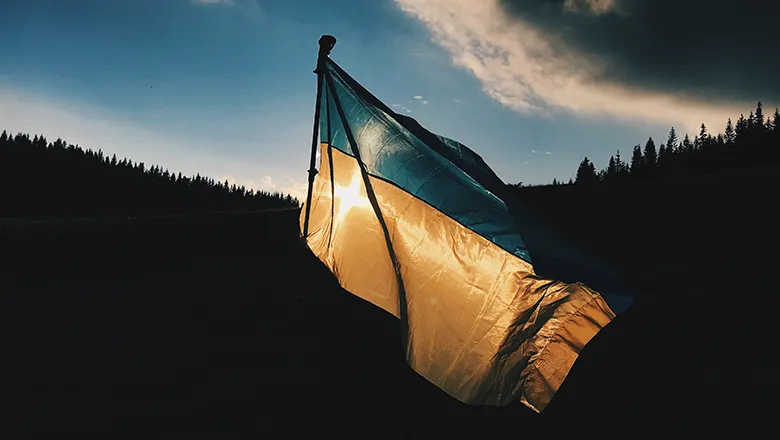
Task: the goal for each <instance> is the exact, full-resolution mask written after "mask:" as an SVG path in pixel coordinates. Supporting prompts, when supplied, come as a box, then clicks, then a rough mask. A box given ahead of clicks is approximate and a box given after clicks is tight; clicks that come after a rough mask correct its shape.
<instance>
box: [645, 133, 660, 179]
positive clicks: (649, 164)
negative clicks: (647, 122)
mask: <svg viewBox="0 0 780 440" xmlns="http://www.w3.org/2000/svg"><path fill="white" fill-rule="evenodd" d="M644 159H645V160H644V168H645V169H644V173H645V177H647V178H653V177H655V176H656V175H657V171H658V152H657V151H656V149H655V141H653V138H649V139H647V143H645V153H644Z"/></svg>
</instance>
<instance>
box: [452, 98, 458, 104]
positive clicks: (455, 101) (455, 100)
mask: <svg viewBox="0 0 780 440" xmlns="http://www.w3.org/2000/svg"><path fill="white" fill-rule="evenodd" d="M452 102H454V103H459V102H460V99H453V100H452Z"/></svg>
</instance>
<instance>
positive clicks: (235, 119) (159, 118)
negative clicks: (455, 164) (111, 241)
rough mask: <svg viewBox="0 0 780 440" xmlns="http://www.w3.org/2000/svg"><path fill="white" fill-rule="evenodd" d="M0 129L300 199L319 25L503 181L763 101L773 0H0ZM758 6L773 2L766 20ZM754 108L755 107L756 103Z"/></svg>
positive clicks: (777, 58)
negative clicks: (480, 156)
mask: <svg viewBox="0 0 780 440" xmlns="http://www.w3.org/2000/svg"><path fill="white" fill-rule="evenodd" d="M0 5H1V9H2V15H3V24H2V25H0V130H2V129H7V130H8V131H10V132H12V133H17V132H23V133H30V134H43V135H45V136H46V137H47V138H48V139H49V140H54V139H56V138H58V137H60V138H63V139H64V140H66V141H68V142H70V143H73V144H78V145H80V146H82V147H84V148H91V149H93V150H98V149H102V150H103V152H104V153H107V154H109V155H110V154H116V155H117V156H118V157H128V158H130V159H132V160H133V161H134V162H136V161H140V162H144V163H145V164H147V165H153V164H156V165H160V166H162V167H165V168H168V169H169V170H171V171H174V172H182V173H183V174H188V175H194V174H195V173H200V174H201V175H206V176H209V177H213V178H215V179H219V180H221V181H224V180H226V179H227V180H229V181H231V182H234V183H237V184H239V185H245V186H247V187H250V188H254V189H262V190H267V191H281V192H285V193H290V194H292V195H294V196H296V197H299V198H301V199H302V198H303V195H304V194H305V189H306V177H307V175H306V174H307V173H306V170H307V168H308V162H309V154H310V148H311V134H312V133H311V131H312V123H313V114H314V101H315V93H316V76H315V75H314V74H313V72H312V70H313V69H314V67H315V62H316V56H317V48H318V46H317V40H318V39H319V37H320V36H321V35H323V34H332V35H334V36H335V37H336V38H337V39H338V43H337V44H336V47H335V48H334V50H333V52H332V54H331V58H332V59H333V60H334V61H336V62H337V63H338V64H339V65H340V66H341V67H342V68H344V69H345V70H346V71H347V72H349V73H350V75H351V76H353V77H354V78H355V79H356V80H357V81H359V82H360V83H361V84H363V85H364V86H365V87H366V88H367V89H368V90H370V91H371V92H372V93H373V94H374V95H376V96H377V97H378V98H379V99H381V100H382V101H384V102H385V103H387V104H388V105H392V106H394V107H395V108H396V109H397V110H398V111H400V112H404V113H406V114H408V115H409V116H411V117H413V118H415V119H417V120H418V121H419V122H420V123H421V124H422V125H423V126H424V127H426V128H428V129H429V130H431V131H433V132H436V133H438V134H441V135H444V136H447V137H450V138H453V139H456V140H458V141H460V142H462V143H464V144H466V145H468V146H469V147H470V148H472V149H473V150H475V151H476V152H477V153H479V154H480V155H482V157H483V158H484V159H485V161H486V162H487V163H488V164H489V165H490V166H491V167H492V168H493V169H494V171H496V173H497V174H498V175H499V177H501V178H502V179H503V180H504V181H505V182H508V183H516V182H523V183H526V184H544V183H549V182H550V181H552V179H553V178H554V177H555V178H558V179H559V180H568V179H569V178H571V177H573V176H574V174H575V172H576V168H577V165H578V164H579V163H580V161H582V159H583V157H585V156H587V157H589V158H590V159H591V160H592V161H593V162H595V165H596V167H597V168H599V169H600V168H603V167H604V166H606V163H607V161H608V159H609V156H610V155H612V154H614V153H615V152H616V150H618V149H620V151H621V154H622V156H623V157H624V158H628V157H629V156H630V150H631V148H632V147H633V145H636V144H644V143H645V142H646V140H647V138H648V137H651V136H652V137H653V138H654V139H655V140H656V143H660V142H663V141H664V140H665V139H666V136H667V133H668V131H669V127H670V126H674V127H675V128H676V129H677V131H678V133H681V134H682V133H686V132H687V133H690V134H691V136H693V135H694V134H696V133H697V132H698V126H699V125H700V124H701V123H705V124H707V126H708V127H709V130H710V132H721V131H722V130H723V127H724V126H725V123H726V120H727V119H728V118H729V117H731V118H733V119H735V120H736V118H737V117H738V116H739V115H740V113H744V114H745V115H747V114H748V113H749V112H750V111H751V110H752V109H754V108H755V105H756V102H757V101H759V100H760V101H763V103H764V107H765V109H774V108H775V107H776V106H778V105H780V82H778V81H777V80H776V74H775V72H778V71H780V45H778V44H777V42H778V39H777V34H776V30H774V29H775V28H776V26H775V24H776V23H775V24H773V20H774V19H776V17H777V16H780V2H776V1H763V0H761V1H760V0H742V1H741V2H739V3H735V2H719V1H713V0H710V1H708V0H689V1H686V2H681V1H672V0H480V1H475V0H364V1H356V0H328V1H325V0H296V1H290V0H68V1H64V0H0ZM773 17H775V18H773ZM766 113H771V110H770V111H767V112H766Z"/></svg>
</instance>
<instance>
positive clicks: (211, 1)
mask: <svg viewBox="0 0 780 440" xmlns="http://www.w3.org/2000/svg"><path fill="white" fill-rule="evenodd" d="M190 2H192V3H195V4H198V5H234V4H236V2H235V0H190Z"/></svg>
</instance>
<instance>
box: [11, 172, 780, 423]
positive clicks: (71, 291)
mask: <svg viewBox="0 0 780 440" xmlns="http://www.w3.org/2000/svg"><path fill="white" fill-rule="evenodd" d="M770 180H771V179H770V178H769V177H762V176H760V175H755V176H751V177H749V178H743V179H741V180H739V182H735V181H733V179H725V178H722V179H715V180H713V181H711V182H709V183H706V184H700V183H696V184H694V183H690V184H687V185H686V186H685V188H687V189H685V190H680V189H679V188H680V187H679V185H678V186H675V187H674V188H672V187H670V188H666V189H663V188H661V189H657V188H655V189H652V190H651V189H647V188H645V189H641V188H640V189H635V190H632V191H630V192H629V191H624V193H619V194H614V193H608V194H607V193H605V192H604V191H601V192H597V193H596V194H595V195H592V196H590V197H591V199H590V201H585V200H586V199H584V198H583V196H582V195H577V194H575V193H572V192H571V189H566V188H564V189H560V188H554V189H550V190H545V189H539V190H530V191H529V192H527V193H526V195H525V197H527V200H528V201H529V203H531V204H532V205H533V206H535V207H536V208H537V209H540V210H542V211H543V212H545V213H547V215H550V216H551V220H555V221H556V222H558V223H559V225H560V226H561V227H562V228H563V229H564V230H566V231H568V233H569V234H572V236H576V237H580V238H579V240H581V241H582V242H583V244H585V245H588V246H590V247H591V248H592V249H594V251H596V252H597V253H599V254H600V255H602V256H603V257H604V258H606V259H608V260H610V261H611V262H612V263H613V264H615V265H616V266H618V267H619V268H620V269H621V270H622V271H624V273H626V274H627V276H628V277H629V278H630V281H631V282H632V283H633V284H634V285H635V286H638V290H639V291H640V294H641V295H642V296H641V299H640V301H639V302H638V303H637V304H636V305H635V306H634V307H633V308H632V309H630V310H629V311H628V312H626V313H625V314H623V315H621V316H619V317H618V318H617V319H616V320H615V321H614V322H613V323H611V324H610V325H609V326H608V327H607V328H606V329H605V330H604V331H603V332H602V333H600V334H599V335H598V336H597V338H596V339H594V340H593V341H592V342H591V344H589V345H588V346H587V347H586V349H585V350H584V352H583V353H582V355H581V357H580V359H579V361H578V362H577V364H576V365H575V367H574V368H573V370H572V372H571V374H570V376H569V379H567V381H566V382H565V383H564V386H563V387H562V388H561V390H560V391H559V393H558V395H557V396H556V398H555V400H554V401H553V402H552V403H551V405H550V406H549V407H548V409H547V410H546V411H545V412H544V413H543V414H541V415H537V414H535V413H532V412H531V411H530V410H527V409H526V408H525V407H523V406H521V405H519V404H518V405H516V406H511V407H507V408H489V407H468V406H466V405H462V404H460V403H459V402H457V401H455V400H453V399H451V398H449V397H448V396H446V395H444V393H443V392H441V391H439V390H438V389H437V388H435V387H434V386H432V385H430V384H428V383H427V382H426V381H425V380H424V379H422V378H421V377H419V376H418V375H416V374H415V373H414V372H413V371H412V370H411V369H409V368H408V366H407V365H406V363H405V362H404V359H403V356H402V351H401V346H400V336H399V327H398V323H397V321H396V320H395V318H393V317H391V316H389V315H387V314H386V313H384V312H382V311H381V310H379V309H378V308H376V307H374V306H372V305H370V304H367V303H365V302H364V301H362V300H360V299H358V298H356V297H354V296H352V295H350V294H349V293H347V292H345V291H343V290H341V289H340V288H339V286H338V284H337V283H336V281H335V279H334V278H333V277H332V276H331V275H330V273H329V272H328V271H327V270H326V269H325V268H324V267H323V266H322V265H320V264H319V262H318V261H317V260H316V259H315V258H314V257H313V256H312V255H311V254H310V253H309V252H308V250H306V249H305V248H304V247H303V246H302V245H300V243H299V242H298V241H297V239H296V238H297V232H298V229H297V228H298V226H297V212H286V213H285V212H282V213H271V214H240V215H214V216H195V217H187V218H178V219H167V220H143V221H140V220H139V221H115V222H99V223H92V222H86V223H71V224H49V225H27V226H12V227H5V228H2V229H0V240H2V241H0V243H1V244H0V249H2V252H3V254H2V260H0V263H2V266H1V267H2V273H0V282H2V284H0V292H2V306H0V310H2V314H3V315H2V318H1V322H2V323H3V339H4V342H3V357H2V363H3V364H4V367H5V368H4V370H5V371H6V373H5V374H4V385H3V397H4V400H5V401H6V405H5V408H6V412H5V414H4V416H5V417H4V418H6V419H7V420H9V421H11V422H13V423H10V424H7V425H5V426H6V427H12V426H13V427H14V428H16V427H18V428H21V429H23V430H25V431H59V432H63V431H112V430H113V431H146V432H150V431H187V432H214V431H222V432H246V431H260V432H267V433H270V432H273V433H275V435H276V436H277V437H280V438H281V437H283V438H289V437H303V436H326V435H330V434H334V435H340V436H343V435H345V434H346V435H355V436H359V437H361V438H377V437H378V438H384V437H388V438H390V437H392V438H398V437H399V436H402V435H406V436H422V435H425V434H438V435H437V436H436V437H435V438H438V436H439V435H441V436H444V435H448V434H453V433H454V434H460V436H461V437H471V436H472V434H471V432H472V430H478V431H480V432H481V433H482V434H481V436H485V435H497V434H502V435H511V436H514V437H522V436H526V435H533V434H540V433H543V432H548V433H550V432H552V433H553V434H557V433H563V432H578V433H583V434H588V435H590V434H595V435H601V434H604V433H612V434H613V435H618V436H621V437H624V436H626V435H632V434H636V433H638V432H643V431H646V430H648V429H653V428H657V429H660V430H661V432H662V433H668V434H672V433H673V430H676V429H677V428H679V427H680V426H684V425H687V426H693V427H696V428H697V429H700V430H704V431H707V432H719V431H720V430H722V429H723V428H724V427H725V426H726V425H728V426H730V427H733V428H736V429H738V430H739V432H740V433H743V434H744V433H746V432H748V431H753V430H754V429H758V428H759V426H760V425H763V424H765V423H767V422H771V421H772V420H773V418H772V417H771V414H772V413H773V412H774V410H775V409H776V408H777V403H776V402H777V395H778V392H780V379H779V378H778V373H780V371H778V367H777V365H776V363H775V361H774V359H775V358H776V357H777V354H776V352H777V344H776V339H777V338H776V336H775V334H776V331H775V330H774V329H775V326H774V325H773V323H774V322H776V316H777V311H776V310H777V308H776V306H777V304H778V300H777V296H778V294H780V289H778V287H777V278H776V271H777V269H776V268H775V267H773V266H774V261H776V260H777V258H776V257H775V256H774V255H775V253H776V251H775V249H776V247H775V244H776V236H777V233H776V229H775V228H776V220H775V217H771V215H772V214H771V213H772V212H773V208H772V207H771V205H772V203H773V201H772V200H773V198H774V197H775V195H776V194H777V185H776V184H773V183H770ZM698 182H702V181H698ZM756 188H759V190H756ZM749 189H750V191H749ZM637 191H639V192H637ZM551 192H552V193H554V194H549V193H551ZM637 194H639V195H637ZM637 197H639V199H637ZM642 197H644V199H642ZM653 198H657V199H658V200H655V201H654V200H653ZM615 200H616V201H615ZM637 200H640V201H641V200H645V202H642V203H640V202H639V201H637ZM613 203H616V204H617V206H615V205H613ZM567 204H568V206H566V205H567ZM659 206H661V207H662V208H659ZM610 207H611V208H610ZM583 210H586V211H587V212H588V215H586V216H584V218H585V219H586V220H582V218H583V216H581V215H580V213H582V212H583ZM566 213H569V214H572V213H574V214H576V215H574V214H572V215H569V216H568V217H567V216H566V215H565V214H566ZM556 219H557V220H556ZM567 219H568V220H567ZM632 231H639V233H636V234H634V233H633V232H632ZM634 236H636V238H632V237H634ZM621 434H622V435H621Z"/></svg>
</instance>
